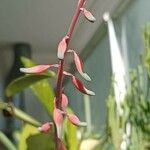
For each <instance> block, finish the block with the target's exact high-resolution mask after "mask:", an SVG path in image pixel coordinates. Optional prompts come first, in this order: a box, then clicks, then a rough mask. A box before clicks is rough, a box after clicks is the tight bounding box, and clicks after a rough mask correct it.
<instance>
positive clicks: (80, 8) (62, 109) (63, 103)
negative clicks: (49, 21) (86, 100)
mask: <svg viewBox="0 0 150 150" xmlns="http://www.w3.org/2000/svg"><path fill="white" fill-rule="evenodd" d="M85 2H86V0H78V4H77V7H76V10H75V13H74V16H73V18H72V21H71V24H70V26H69V29H68V32H67V34H66V35H65V36H64V37H63V38H62V40H61V41H60V42H59V44H58V51H57V57H58V59H59V61H58V64H52V65H38V66H34V67H31V68H20V71H21V72H24V73H29V74H31V73H42V72H44V71H46V70H48V69H49V68H52V67H54V68H57V69H58V71H57V83H56V97H55V99H54V104H55V105H54V112H53V123H49V122H47V123H45V124H43V125H42V126H41V127H39V130H40V131H41V132H45V133H47V132H48V130H49V129H51V126H52V125H53V126H54V129H55V142H56V150H65V149H66V148H65V146H64V145H63V143H62V142H61V132H62V125H63V120H64V117H66V118H67V119H68V121H70V122H71V123H72V124H73V125H76V126H85V125H86V123H85V122H81V121H80V120H79V118H78V117H77V116H76V115H75V114H70V113H69V112H67V106H68V98H67V96H66V95H65V94H64V93H63V88H62V84H63V77H64V76H68V77H69V78H70V79H71V81H72V83H73V84H74V85H75V87H76V88H77V89H78V90H79V91H80V92H82V93H84V94H87V95H91V96H92V95H95V93H94V92H93V91H90V90H88V89H87V88H85V86H84V85H83V83H82V82H81V81H80V80H79V79H78V78H77V77H75V76H74V75H73V74H71V73H69V72H66V71H65V70H64V62H65V55H66V53H72V54H73V58H74V63H75V66H76V68H77V70H78V72H79V73H80V75H81V76H82V77H83V78H84V79H86V80H88V81H91V78H90V77H89V76H88V74H86V73H85V72H84V69H83V62H82V60H81V59H80V57H79V55H78V54H77V53H76V51H74V50H73V49H69V43H70V41H71V38H72V35H73V32H74V29H75V26H76V24H77V21H78V18H79V16H80V13H81V12H82V13H83V15H84V16H85V17H86V19H87V20H89V21H90V22H94V21H95V18H94V16H93V15H92V13H91V12H89V11H88V10H86V9H85Z"/></svg>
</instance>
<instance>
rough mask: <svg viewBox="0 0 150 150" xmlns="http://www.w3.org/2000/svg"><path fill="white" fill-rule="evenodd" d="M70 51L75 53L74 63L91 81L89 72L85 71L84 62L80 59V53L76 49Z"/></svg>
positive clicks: (84, 76) (82, 74)
mask: <svg viewBox="0 0 150 150" xmlns="http://www.w3.org/2000/svg"><path fill="white" fill-rule="evenodd" d="M68 52H70V53H73V58H74V63H75V65H76V68H77V70H78V72H79V73H80V74H81V76H82V77H83V78H85V79H86V80H88V81H91V78H90V77H89V76H88V74H87V73H84V71H83V62H82V60H81V59H80V57H79V55H78V54H77V53H76V52H75V51H74V50H68Z"/></svg>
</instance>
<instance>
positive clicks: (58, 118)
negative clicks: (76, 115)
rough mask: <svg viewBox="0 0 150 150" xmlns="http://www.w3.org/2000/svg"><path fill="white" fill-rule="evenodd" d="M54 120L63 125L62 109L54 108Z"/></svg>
mask: <svg viewBox="0 0 150 150" xmlns="http://www.w3.org/2000/svg"><path fill="white" fill-rule="evenodd" d="M53 118H54V122H55V123H56V124H58V125H61V124H62V122H63V115H62V111H61V110H60V109H58V108H56V107H55V108H54V114H53Z"/></svg>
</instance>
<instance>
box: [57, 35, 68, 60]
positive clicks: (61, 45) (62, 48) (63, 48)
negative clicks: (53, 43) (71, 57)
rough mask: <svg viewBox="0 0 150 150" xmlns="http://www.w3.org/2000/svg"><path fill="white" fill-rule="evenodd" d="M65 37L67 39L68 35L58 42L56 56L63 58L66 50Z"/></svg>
mask: <svg viewBox="0 0 150 150" xmlns="http://www.w3.org/2000/svg"><path fill="white" fill-rule="evenodd" d="M67 39H69V37H68V36H65V37H64V38H63V39H62V40H61V41H60V42H59V44H58V52H57V57H58V58H59V59H64V54H65V52H66V50H67Z"/></svg>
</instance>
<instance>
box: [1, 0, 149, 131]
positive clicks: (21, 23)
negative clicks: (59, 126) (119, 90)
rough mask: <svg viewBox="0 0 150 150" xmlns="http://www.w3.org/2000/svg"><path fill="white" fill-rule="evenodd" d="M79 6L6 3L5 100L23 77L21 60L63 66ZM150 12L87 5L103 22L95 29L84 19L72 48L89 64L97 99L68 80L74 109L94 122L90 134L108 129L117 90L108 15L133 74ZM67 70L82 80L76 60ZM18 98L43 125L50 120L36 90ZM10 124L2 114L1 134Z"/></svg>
mask: <svg viewBox="0 0 150 150" xmlns="http://www.w3.org/2000/svg"><path fill="white" fill-rule="evenodd" d="M76 2H77V1H75V0H61V1H60V0H43V1H41V0H36V1H35V0H26V1H19V0H13V1H7V0H5V1H2V0H1V1H0V22H1V23H0V60H1V62H0V97H1V98H2V99H5V94H4V91H5V87H6V85H7V84H8V82H10V81H11V80H12V79H14V78H15V77H18V76H20V75H22V74H20V73H18V70H17V69H16V68H20V66H21V64H17V63H16V61H17V60H18V56H20V55H23V56H27V57H29V58H32V60H33V61H34V62H36V63H37V64H51V63H56V62H57V57H56V52H57V45H58V42H59V41H60V39H61V38H62V37H63V36H64V35H65V33H66V32H67V29H68V27H69V24H70V21H71V18H72V16H73V12H74V9H75V6H76ZM149 7H150V1H149V0H142V1H141V0H113V1H112V0H105V1H104V0H87V8H88V9H90V10H91V12H92V13H93V14H94V16H95V17H96V19H97V21H96V22H95V23H94V24H89V23H88V22H87V20H85V19H84V17H82V16H81V17H80V19H79V23H78V24H77V26H76V29H75V32H74V34H73V39H72V41H71V44H70V48H74V49H75V50H77V51H78V53H79V54H80V56H81V58H82V59H83V60H84V65H85V71H86V72H88V74H89V75H90V77H91V78H92V82H90V83H88V82H84V83H85V85H86V86H87V87H89V89H91V90H93V91H94V92H95V94H96V95H95V96H93V97H88V96H85V95H83V94H81V93H79V92H78V91H77V90H75V88H74V86H73V85H72V83H71V82H70V80H65V82H64V87H65V88H64V90H65V92H66V95H67V96H68V98H69V104H70V106H71V108H72V109H73V110H74V111H75V112H76V114H77V115H78V116H79V118H80V119H81V120H83V121H87V122H88V128H87V132H89V133H91V132H92V133H95V134H96V133H97V132H98V131H100V130H101V129H103V128H104V126H105V121H106V113H107V111H106V99H107V97H108V94H109V90H110V86H111V77H112V68H111V58H110V45H109V37H108V31H107V25H106V23H105V22H104V21H103V14H104V12H106V11H108V12H110V15H111V16H112V19H113V22H114V27H115V29H116V35H117V39H118V40H119V46H120V47H121V53H122V56H123V58H124V62H125V67H126V70H128V71H129V70H130V69H132V68H136V67H137V66H138V64H139V63H140V57H139V56H140V54H141V52H142V51H143V49H144V45H143V39H142V29H143V27H144V26H145V25H146V24H148V23H149V22H150V13H149ZM18 51H20V53H19V52H18ZM17 62H18V61H17ZM18 66H19V67H18ZM66 70H70V71H71V72H74V73H75V74H76V75H77V76H78V77H80V76H79V75H78V73H77V72H76V69H74V67H73V64H72V59H71V58H68V57H67V61H66ZM127 80H128V77H127ZM50 83H51V84H52V86H53V87H54V88H55V82H54V80H50ZM14 99H15V100H14V101H15V103H16V106H19V107H20V108H21V109H23V110H24V111H26V112H28V113H29V114H32V116H33V117H35V118H36V119H38V120H40V121H42V122H44V121H46V120H47V119H48V115H47V113H46V112H45V110H44V108H43V107H42V106H41V105H40V104H39V102H38V101H36V97H35V96H34V95H33V94H32V92H31V91H30V89H26V90H25V91H24V92H23V93H22V94H19V95H16V96H15V97H14ZM18 99H22V101H21V102H20V100H18ZM87 99H88V103H86V100H87ZM87 111H88V113H86V112H87ZM97 114H98V115H97ZM7 124H9V123H8V121H7V120H6V119H5V118H4V116H3V114H2V113H0V129H1V130H3V131H5V130H6V127H8V125H7ZM16 125H18V123H17V122H16Z"/></svg>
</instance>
